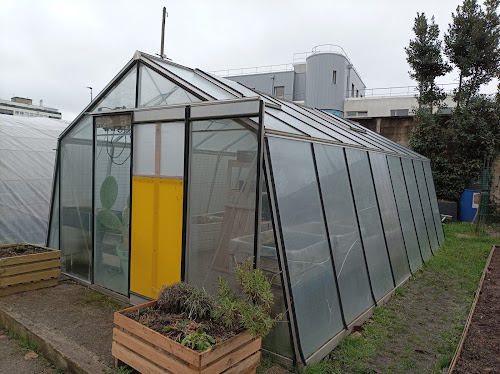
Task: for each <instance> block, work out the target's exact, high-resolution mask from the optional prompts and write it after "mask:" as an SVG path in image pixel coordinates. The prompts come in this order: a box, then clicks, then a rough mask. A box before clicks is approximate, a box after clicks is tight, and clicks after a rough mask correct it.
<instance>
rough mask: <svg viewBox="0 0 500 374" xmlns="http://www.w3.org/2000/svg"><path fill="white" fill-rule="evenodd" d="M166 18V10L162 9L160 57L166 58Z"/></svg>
mask: <svg viewBox="0 0 500 374" xmlns="http://www.w3.org/2000/svg"><path fill="white" fill-rule="evenodd" d="M166 17H168V13H167V8H165V7H163V22H162V24H161V50H160V57H161V58H166V57H167V56H166V55H165V18H166Z"/></svg>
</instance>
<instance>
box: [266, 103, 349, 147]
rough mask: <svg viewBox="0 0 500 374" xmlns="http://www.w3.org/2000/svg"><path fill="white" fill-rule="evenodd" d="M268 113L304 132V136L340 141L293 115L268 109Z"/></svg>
mask: <svg viewBox="0 0 500 374" xmlns="http://www.w3.org/2000/svg"><path fill="white" fill-rule="evenodd" d="M266 113H268V114H270V115H272V116H273V117H275V118H278V119H279V120H281V121H282V122H285V123H287V124H289V125H290V126H293V127H295V128H296V129H298V130H300V131H302V132H303V133H304V134H307V135H309V136H312V137H315V138H319V139H328V140H336V141H340V140H339V139H338V138H333V137H331V136H330V135H327V134H326V133H324V132H321V131H319V130H317V129H316V128H314V127H312V126H309V125H308V124H307V123H304V122H303V121H301V120H299V119H297V118H295V117H292V116H291V115H289V114H287V113H285V112H283V111H281V110H278V109H274V108H266Z"/></svg>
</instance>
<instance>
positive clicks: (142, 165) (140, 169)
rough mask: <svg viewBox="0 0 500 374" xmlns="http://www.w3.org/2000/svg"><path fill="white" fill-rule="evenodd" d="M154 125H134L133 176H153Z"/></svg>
mask: <svg viewBox="0 0 500 374" xmlns="http://www.w3.org/2000/svg"><path fill="white" fill-rule="evenodd" d="M155 150H156V125H155V124H154V123H152V124H146V125H134V155H133V157H134V163H133V173H134V175H154V174H155Z"/></svg>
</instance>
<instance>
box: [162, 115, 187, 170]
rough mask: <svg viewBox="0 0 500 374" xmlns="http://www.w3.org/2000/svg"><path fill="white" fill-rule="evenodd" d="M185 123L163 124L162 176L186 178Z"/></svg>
mask: <svg viewBox="0 0 500 374" xmlns="http://www.w3.org/2000/svg"><path fill="white" fill-rule="evenodd" d="M184 129H185V124H184V123H183V122H168V123H162V124H161V150H160V175H162V176H164V177H176V178H178V177H183V176H184V133H185V131H184Z"/></svg>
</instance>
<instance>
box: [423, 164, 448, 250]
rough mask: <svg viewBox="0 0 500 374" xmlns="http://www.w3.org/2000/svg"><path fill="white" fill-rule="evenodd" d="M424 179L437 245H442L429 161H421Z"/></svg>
mask: <svg viewBox="0 0 500 374" xmlns="http://www.w3.org/2000/svg"><path fill="white" fill-rule="evenodd" d="M422 163H423V165H424V172H425V179H426V181H427V187H428V188H429V197H430V200H431V207H432V214H433V215H434V223H435V224H436V232H437V235H438V239H439V244H441V245H442V244H443V243H444V231H443V224H442V223H441V214H440V213H439V206H438V200H437V196H436V189H435V187H434V178H433V177H432V170H431V163H430V162H429V161H423V162H422Z"/></svg>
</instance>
